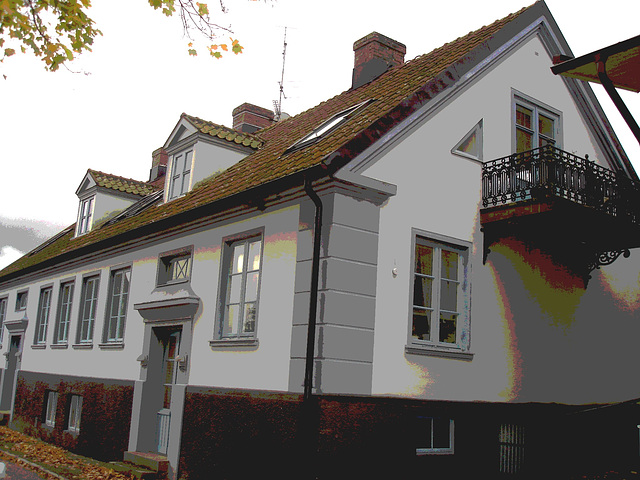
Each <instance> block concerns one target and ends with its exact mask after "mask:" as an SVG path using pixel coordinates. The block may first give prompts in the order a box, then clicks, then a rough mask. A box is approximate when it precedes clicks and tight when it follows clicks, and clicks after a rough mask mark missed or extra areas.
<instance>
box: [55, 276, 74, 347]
mask: <svg viewBox="0 0 640 480" xmlns="http://www.w3.org/2000/svg"><path fill="white" fill-rule="evenodd" d="M72 302H73V282H67V283H63V284H62V285H60V297H59V300H58V320H57V322H56V330H55V338H54V343H57V344H62V343H67V341H68V339H69V325H70V323H71V307H72Z"/></svg>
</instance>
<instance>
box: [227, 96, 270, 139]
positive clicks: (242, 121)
mask: <svg viewBox="0 0 640 480" xmlns="http://www.w3.org/2000/svg"><path fill="white" fill-rule="evenodd" d="M273 117H274V114H273V112H272V111H271V110H267V109H266V108H262V107H258V106H257V105H252V104H250V103H243V104H242V105H240V106H239V107H236V108H234V109H233V129H234V130H239V131H241V132H246V133H253V132H255V131H257V130H260V129H262V128H265V127H268V126H269V125H271V124H272V123H273Z"/></svg>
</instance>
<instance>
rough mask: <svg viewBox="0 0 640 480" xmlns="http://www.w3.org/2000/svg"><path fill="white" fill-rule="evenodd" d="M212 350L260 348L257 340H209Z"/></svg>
mask: <svg viewBox="0 0 640 480" xmlns="http://www.w3.org/2000/svg"><path fill="white" fill-rule="evenodd" d="M209 345H210V346H211V347H212V348H236V347H255V348H258V339H257V338H238V339H236V338H229V339H224V340H209Z"/></svg>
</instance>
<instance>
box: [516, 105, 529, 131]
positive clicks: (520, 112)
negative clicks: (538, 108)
mask: <svg viewBox="0 0 640 480" xmlns="http://www.w3.org/2000/svg"><path fill="white" fill-rule="evenodd" d="M532 116H533V112H532V111H531V110H529V109H528V108H526V107H523V106H522V105H516V123H517V124H518V125H522V126H523V127H526V128H529V129H530V128H531V117H532Z"/></svg>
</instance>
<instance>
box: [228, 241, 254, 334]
mask: <svg viewBox="0 0 640 480" xmlns="http://www.w3.org/2000/svg"><path fill="white" fill-rule="evenodd" d="M261 267H262V236H261V235H259V236H252V237H249V238H245V239H242V240H236V241H232V242H228V243H226V244H225V246H224V253H223V265H222V268H223V271H224V272H225V274H224V276H223V280H222V285H221V291H220V298H221V299H222V301H221V311H220V312H219V322H218V333H217V337H218V338H219V339H240V338H247V337H254V336H255V334H256V320H257V316H258V302H259V291H260V272H261Z"/></svg>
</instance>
